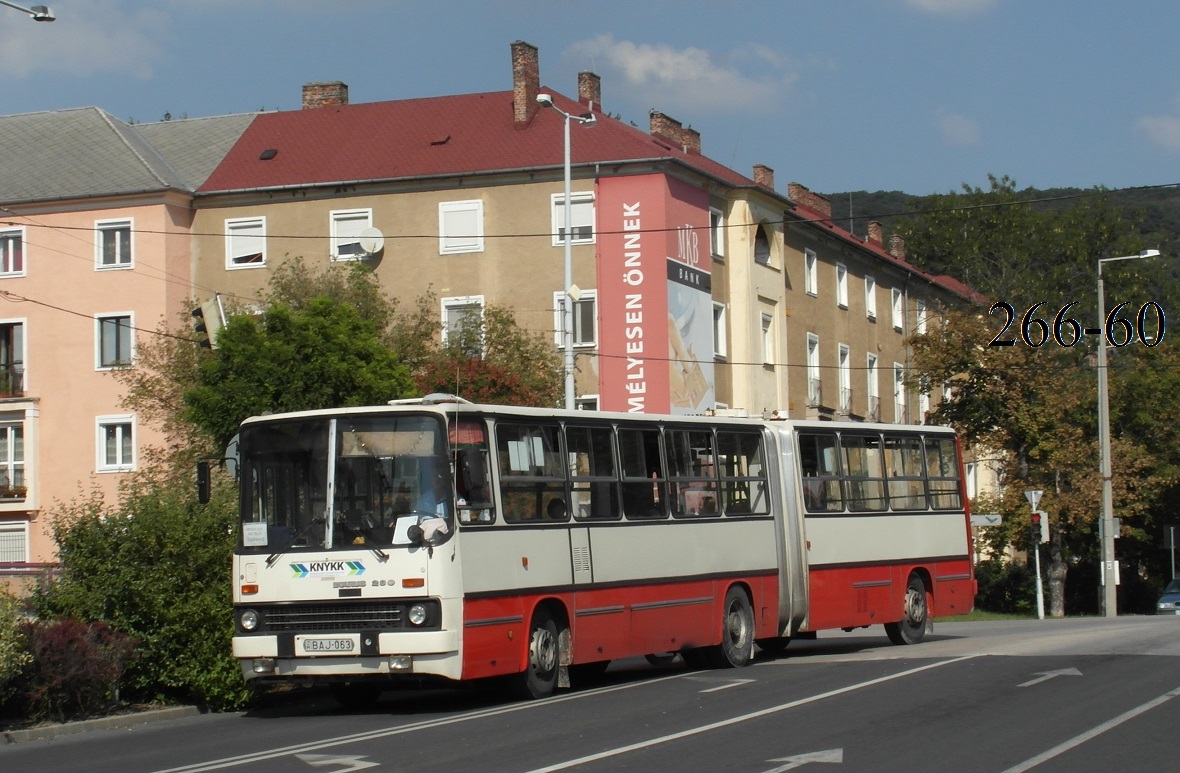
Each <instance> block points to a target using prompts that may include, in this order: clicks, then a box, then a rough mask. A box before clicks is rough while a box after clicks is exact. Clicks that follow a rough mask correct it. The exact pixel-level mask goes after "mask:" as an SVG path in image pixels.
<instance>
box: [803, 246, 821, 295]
mask: <svg viewBox="0 0 1180 773" xmlns="http://www.w3.org/2000/svg"><path fill="white" fill-rule="evenodd" d="M815 264H816V255H815V250H811V249H805V250H803V292H805V293H807V294H808V295H818V294H819V281H818V280H817V278H816V275H815V274H816V265H815Z"/></svg>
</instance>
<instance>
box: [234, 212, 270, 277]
mask: <svg viewBox="0 0 1180 773" xmlns="http://www.w3.org/2000/svg"><path fill="white" fill-rule="evenodd" d="M255 246H257V247H259V248H260V249H259V250H257V251H254V250H248V249H247V248H251V247H255ZM254 255H259V256H260V257H259V258H258V259H257V260H251V261H244V260H239V258H242V257H250V256H254ZM265 265H266V218H265V217H233V218H226V221H225V268H226V270H228V271H237V270H239V269H243V268H247V269H248V268H262V267H264V266H265Z"/></svg>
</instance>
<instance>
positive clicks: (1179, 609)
mask: <svg viewBox="0 0 1180 773" xmlns="http://www.w3.org/2000/svg"><path fill="white" fill-rule="evenodd" d="M1155 613H1156V614H1157V615H1180V577H1175V578H1173V579H1172V581H1171V582H1170V583H1168V587H1166V588H1164V595H1162V596H1160V600H1159V601H1157V602H1155Z"/></svg>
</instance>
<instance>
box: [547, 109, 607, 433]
mask: <svg viewBox="0 0 1180 773" xmlns="http://www.w3.org/2000/svg"><path fill="white" fill-rule="evenodd" d="M537 104H539V105H541V106H542V107H548V108H552V109H553V110H556V111H557V112H558V113H560V114H561V116H562V118H564V119H565V166H564V174H565V206H564V210H565V215H564V218H565V228H564V229H563V232H562V242H563V243H564V244H563V247H564V249H565V280H564V281H565V284H564V286H563V288H562V295H563V297H562V328H563V329H562V336H561V345H562V349H563V351H564V354H565V365H564V371H565V407H566V410H573V409H574V298H573V296H572V294H571V291H572V290H573V286H574V260H573V247H572V243H571V241H570V240H571V238H572V236H573V229H572V227H571V226H570V209H571V206H570V123H571V122H572V121H577V122H578V123H580V124H582V125H583V126H587V127H589V126H593V125H594V124H595V121H596V119H595V118H594V113H586V114H585V115H573V114H572V113H567V112H566V111H564V110H562V109H561V108H560V107H558V106H557V105H555V104H553V97H552V96H550V95H549V94H538V95H537Z"/></svg>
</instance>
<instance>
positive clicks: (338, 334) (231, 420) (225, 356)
mask: <svg viewBox="0 0 1180 773" xmlns="http://www.w3.org/2000/svg"><path fill="white" fill-rule="evenodd" d="M217 344H218V348H217V350H216V351H215V352H214V353H213V356H210V357H207V358H205V359H204V360H203V361H202V362H201V363H200V365H199V369H198V383H197V385H196V386H194V387H192V388H190V389H188V390H186V391H185V392H184V402H185V405H186V410H185V412H184V417H185V419H186V420H187V421H189V422H191V423H193V424H195V425H197V426H199V427H201V428H202V429H203V430H205V431H206V432H207V433H208V434H209V435H210V436H211V437H213V438H214V439H215V440H216V441H217V442H218V443H219V444H224V443H228V442H229V440H230V439H231V438H232V437H233V435H234V434H235V433H236V432H237V428H238V424H240V423H241V421H242V420H243V419H245V418H247V417H249V416H254V415H257V414H260V413H263V412H264V411H297V410H308V409H314V408H336V407H343V406H351V405H374V404H381V403H384V402H387V401H389V400H391V399H395V398H400V397H405V396H406V395H408V394H410V393H411V392H412V391H413V384H412V382H411V381H410V374H409V371H408V370H407V369H406V367H405V366H403V365H402V364H401V363H400V362H398V359H397V356H396V355H395V354H394V353H393V352H391V351H390V350H389V349H387V348H386V347H385V346H384V345H383V344H382V343H381V341H380V340H379V339H378V336H377V331H376V329H375V326H374V325H373V323H372V322H371V321H369V320H365V319H362V318H361V316H360V314H359V313H358V312H357V310H356V309H355V308H353V307H351V306H349V305H347V304H345V303H341V302H340V301H337V300H333V299H331V298H327V297H319V298H316V299H313V300H311V301H310V302H309V303H308V304H307V306H306V307H305V308H304V309H302V310H294V309H292V308H290V307H289V306H286V305H284V304H282V303H275V304H272V305H271V306H270V308H268V309H267V310H266V311H265V312H264V313H263V315H262V318H261V319H260V320H259V319H255V318H254V317H251V316H247V315H238V316H235V317H232V318H231V319H230V320H229V322H228V323H227V324H226V326H225V327H223V328H222V329H221V332H220V334H219V335H218V337H217ZM219 447H220V446H219Z"/></svg>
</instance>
